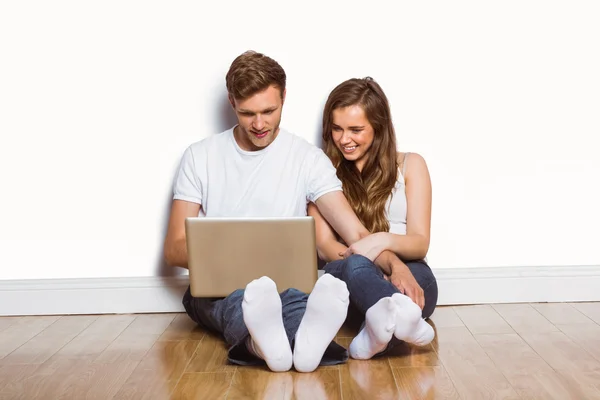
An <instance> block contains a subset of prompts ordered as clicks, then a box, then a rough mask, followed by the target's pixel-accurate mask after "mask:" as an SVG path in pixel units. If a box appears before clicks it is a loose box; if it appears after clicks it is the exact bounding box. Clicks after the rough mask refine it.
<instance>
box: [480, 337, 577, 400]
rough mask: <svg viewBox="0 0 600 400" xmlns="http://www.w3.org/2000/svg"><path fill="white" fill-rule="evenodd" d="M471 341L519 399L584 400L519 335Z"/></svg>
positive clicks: (574, 388) (575, 389)
mask: <svg viewBox="0 0 600 400" xmlns="http://www.w3.org/2000/svg"><path fill="white" fill-rule="evenodd" d="M475 339H476V340H477V342H478V343H479V345H480V346H481V347H482V348H483V350H484V351H485V352H486V353H487V355H488V356H489V357H490V358H491V359H492V361H493V362H494V364H495V365H496V367H498V369H499V370H500V371H501V372H502V373H503V374H504V376H506V378H507V379H508V381H509V382H510V384H511V385H512V387H513V388H515V390H516V391H517V393H518V394H519V395H520V396H521V397H523V398H526V399H556V400H563V399H582V398H584V397H585V395H584V393H583V392H581V391H580V390H579V389H578V388H577V387H576V386H574V385H571V384H569V382H568V381H567V380H566V379H564V378H563V377H562V376H561V375H560V374H558V373H557V372H556V371H554V370H553V369H552V368H550V366H549V365H548V364H547V363H546V362H545V361H544V360H543V359H542V358H541V357H540V356H539V355H538V354H537V353H536V352H535V351H533V349H532V348H531V347H529V345H527V343H525V341H524V340H523V339H522V338H521V337H520V336H519V335H517V334H503V335H476V336H475Z"/></svg>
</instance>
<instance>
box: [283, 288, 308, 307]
mask: <svg viewBox="0 0 600 400" xmlns="http://www.w3.org/2000/svg"><path fill="white" fill-rule="evenodd" d="M280 297H281V302H282V303H286V302H290V301H295V300H302V299H304V298H305V297H308V295H307V294H306V293H304V292H301V291H300V290H298V289H295V288H289V289H286V290H284V291H283V292H281V295H280Z"/></svg>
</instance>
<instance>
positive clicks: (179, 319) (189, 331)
mask: <svg viewBox="0 0 600 400" xmlns="http://www.w3.org/2000/svg"><path fill="white" fill-rule="evenodd" d="M205 333H206V331H205V330H204V329H203V328H201V327H199V326H198V324H196V323H195V322H194V321H192V319H191V318H190V317H189V316H188V315H187V314H185V313H178V314H176V316H175V318H174V319H173V321H172V322H171V324H170V325H169V326H168V327H167V329H165V331H164V332H163V334H162V335H161V336H160V338H159V339H158V340H160V341H162V340H201V339H202V338H203V337H204V334H205Z"/></svg>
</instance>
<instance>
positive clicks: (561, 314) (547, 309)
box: [531, 303, 594, 326]
mask: <svg viewBox="0 0 600 400" xmlns="http://www.w3.org/2000/svg"><path fill="white" fill-rule="evenodd" d="M531 306H532V307H533V308H534V309H535V310H536V311H537V312H539V313H540V314H542V315H543V316H544V317H545V318H546V319H547V320H548V321H550V323H552V324H553V325H555V326H556V325H559V324H563V325H564V324H594V321H592V320H591V319H589V318H588V317H586V316H585V315H584V314H582V313H581V312H579V310H577V309H576V308H575V307H573V306H572V305H570V304H569V303H538V304H531Z"/></svg>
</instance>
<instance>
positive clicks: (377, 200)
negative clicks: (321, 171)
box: [323, 77, 398, 233]
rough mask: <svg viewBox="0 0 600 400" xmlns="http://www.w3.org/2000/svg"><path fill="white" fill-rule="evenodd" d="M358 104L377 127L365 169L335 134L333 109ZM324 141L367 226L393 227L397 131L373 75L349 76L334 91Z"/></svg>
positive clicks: (380, 229) (325, 118) (327, 105)
mask: <svg viewBox="0 0 600 400" xmlns="http://www.w3.org/2000/svg"><path fill="white" fill-rule="evenodd" d="M354 105H359V106H361V107H362V108H363V110H364V111H365V114H366V116H367V119H368V120H369V123H370V124H371V126H372V127H373V130H374V138H373V144H372V145H371V148H370V149H369V151H368V153H367V161H366V163H365V165H364V167H363V169H362V172H361V171H359V170H358V168H357V167H356V166H355V164H354V162H353V161H348V160H346V159H345V158H344V156H343V154H342V153H341V151H340V150H339V149H338V148H337V147H336V145H335V143H334V142H333V138H332V124H333V110H336V109H338V108H344V107H348V106H354ZM323 145H324V147H325V150H324V151H325V153H326V154H327V156H328V157H329V158H330V159H331V161H332V163H333V165H334V167H335V168H336V170H337V176H338V178H339V179H340V180H341V181H342V186H343V189H344V194H345V195H346V198H347V199H348V202H349V203H350V205H351V206H352V208H353V209H354V212H355V213H356V215H357V216H358V218H359V219H360V221H361V222H362V223H363V225H364V226H365V228H367V229H368V230H369V231H370V232H371V233H375V232H387V231H389V228H390V225H389V222H388V220H387V217H386V209H385V206H386V203H387V200H388V198H389V196H390V194H391V193H392V190H393V189H394V186H395V184H396V179H397V178H398V157H397V153H396V133H395V131H394V126H393V124H392V118H391V112H390V106H389V102H388V100H387V97H386V96H385V93H384V92H383V90H382V89H381V87H380V86H379V84H377V82H375V81H374V80H373V79H372V78H370V77H366V78H363V79H356V78H353V79H349V80H347V81H345V82H343V83H341V84H340V85H338V86H337V87H336V88H335V89H333V91H332V92H331V93H330V95H329V98H328V99H327V103H325V109H324V111H323Z"/></svg>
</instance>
